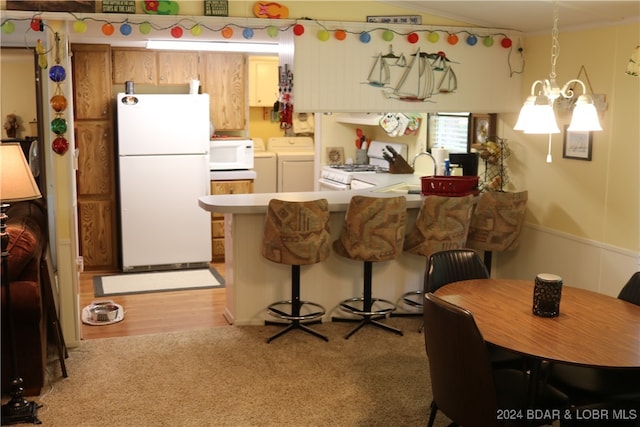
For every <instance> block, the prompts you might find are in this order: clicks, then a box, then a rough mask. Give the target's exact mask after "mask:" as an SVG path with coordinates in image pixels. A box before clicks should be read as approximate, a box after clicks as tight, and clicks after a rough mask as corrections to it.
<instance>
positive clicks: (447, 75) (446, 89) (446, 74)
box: [428, 51, 458, 93]
mask: <svg viewBox="0 0 640 427" xmlns="http://www.w3.org/2000/svg"><path fill="white" fill-rule="evenodd" d="M428 56H429V58H430V59H432V61H431V69H432V70H433V71H434V74H435V75H436V80H438V83H437V85H436V88H435V89H436V91H437V92H438V93H451V92H455V91H456V89H458V78H457V77H456V73H455V72H454V71H453V68H451V65H450V64H449V63H450V62H451V61H450V60H449V58H447V56H446V54H445V53H444V52H442V51H440V52H438V53H436V54H430V55H428ZM437 77H439V79H438V78H437Z"/></svg>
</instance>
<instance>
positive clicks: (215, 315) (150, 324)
mask: <svg viewBox="0 0 640 427" xmlns="http://www.w3.org/2000/svg"><path fill="white" fill-rule="evenodd" d="M211 265H212V266H213V267H215V268H216V270H218V272H219V273H220V274H221V275H222V276H223V277H224V263H215V264H211ZM104 274H106V273H97V272H85V273H82V274H81V275H80V309H82V308H83V307H86V306H87V305H89V304H91V302H93V301H94V300H105V299H110V300H113V301H114V302H115V303H116V304H120V305H121V306H122V307H123V308H124V310H125V316H124V319H123V320H122V321H121V322H118V323H114V324H112V325H99V326H92V325H86V324H84V323H83V324H82V339H85V340H87V339H95V338H110V337H123V336H133V335H146V334H156V333H161V332H175V331H186V330H191V329H202V328H210V327H214V326H228V325H229V323H228V322H227V321H226V319H225V318H224V317H223V315H222V313H223V312H224V306H225V290H224V289H203V290H190V291H176V292H158V293H152V294H140V295H121V296H111V297H99V298H96V297H95V296H94V292H93V277H94V276H95V275H104Z"/></svg>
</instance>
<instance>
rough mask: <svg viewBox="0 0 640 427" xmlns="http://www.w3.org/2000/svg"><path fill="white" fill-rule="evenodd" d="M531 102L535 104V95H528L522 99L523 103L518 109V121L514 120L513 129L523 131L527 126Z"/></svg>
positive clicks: (531, 106) (529, 118) (530, 113)
mask: <svg viewBox="0 0 640 427" xmlns="http://www.w3.org/2000/svg"><path fill="white" fill-rule="evenodd" d="M533 104H535V96H530V97H528V98H527V100H526V101H524V105H523V106H522V108H521V109H520V115H519V116H518V121H517V122H516V125H515V126H514V127H513V129H514V130H521V131H524V130H525V129H528V128H529V126H530V124H529V121H530V120H531V115H532V112H531V109H532V108H533Z"/></svg>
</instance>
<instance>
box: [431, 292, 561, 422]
mask: <svg viewBox="0 0 640 427" xmlns="http://www.w3.org/2000/svg"><path fill="white" fill-rule="evenodd" d="M423 316H424V337H425V348H426V351H427V359H428V363H429V372H430V375H431V390H432V394H433V400H432V401H431V411H430V414H429V421H428V424H427V425H428V426H429V427H431V426H433V424H434V422H435V417H436V413H437V411H438V410H440V411H441V412H443V413H444V415H446V416H447V417H448V418H449V419H451V420H452V421H453V422H454V423H455V424H457V425H462V426H487V427H490V426H499V425H503V424H502V422H501V420H499V419H498V418H499V416H497V415H499V414H500V411H508V410H510V409H513V410H520V411H523V413H524V412H525V411H526V408H527V380H528V376H527V373H526V372H523V371H521V370H517V369H498V370H495V369H493V368H492V366H491V360H490V357H489V352H488V350H487V346H486V343H485V341H484V339H483V337H482V334H481V332H480V330H479V329H478V326H477V325H476V322H475V319H474V317H473V314H471V312H470V311H468V310H466V309H463V308H461V307H458V306H456V305H454V304H451V303H449V302H447V301H445V300H443V299H441V298H439V297H437V296H436V295H434V294H433V293H430V292H429V293H426V294H425V296H424V307H423ZM540 390H541V392H540V397H541V400H539V401H538V402H537V403H538V404H539V405H540V406H539V407H541V408H545V409H551V408H564V407H566V405H567V400H566V396H564V395H563V394H562V393H559V392H558V391H557V390H555V389H553V388H552V387H549V386H547V385H542V387H541V389H540ZM531 421H533V420H531ZM550 421H551V420H540V422H541V423H549V422H550Z"/></svg>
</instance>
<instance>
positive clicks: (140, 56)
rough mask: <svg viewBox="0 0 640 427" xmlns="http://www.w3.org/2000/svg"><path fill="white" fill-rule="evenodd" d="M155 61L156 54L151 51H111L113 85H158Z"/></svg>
mask: <svg viewBox="0 0 640 427" xmlns="http://www.w3.org/2000/svg"><path fill="white" fill-rule="evenodd" d="M156 61H157V55H156V52H155V51H152V50H146V49H113V50H112V62H113V84H124V82H126V81H132V82H134V83H138V84H146V85H155V84H158V66H157V63H156ZM123 92H124V87H123Z"/></svg>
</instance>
